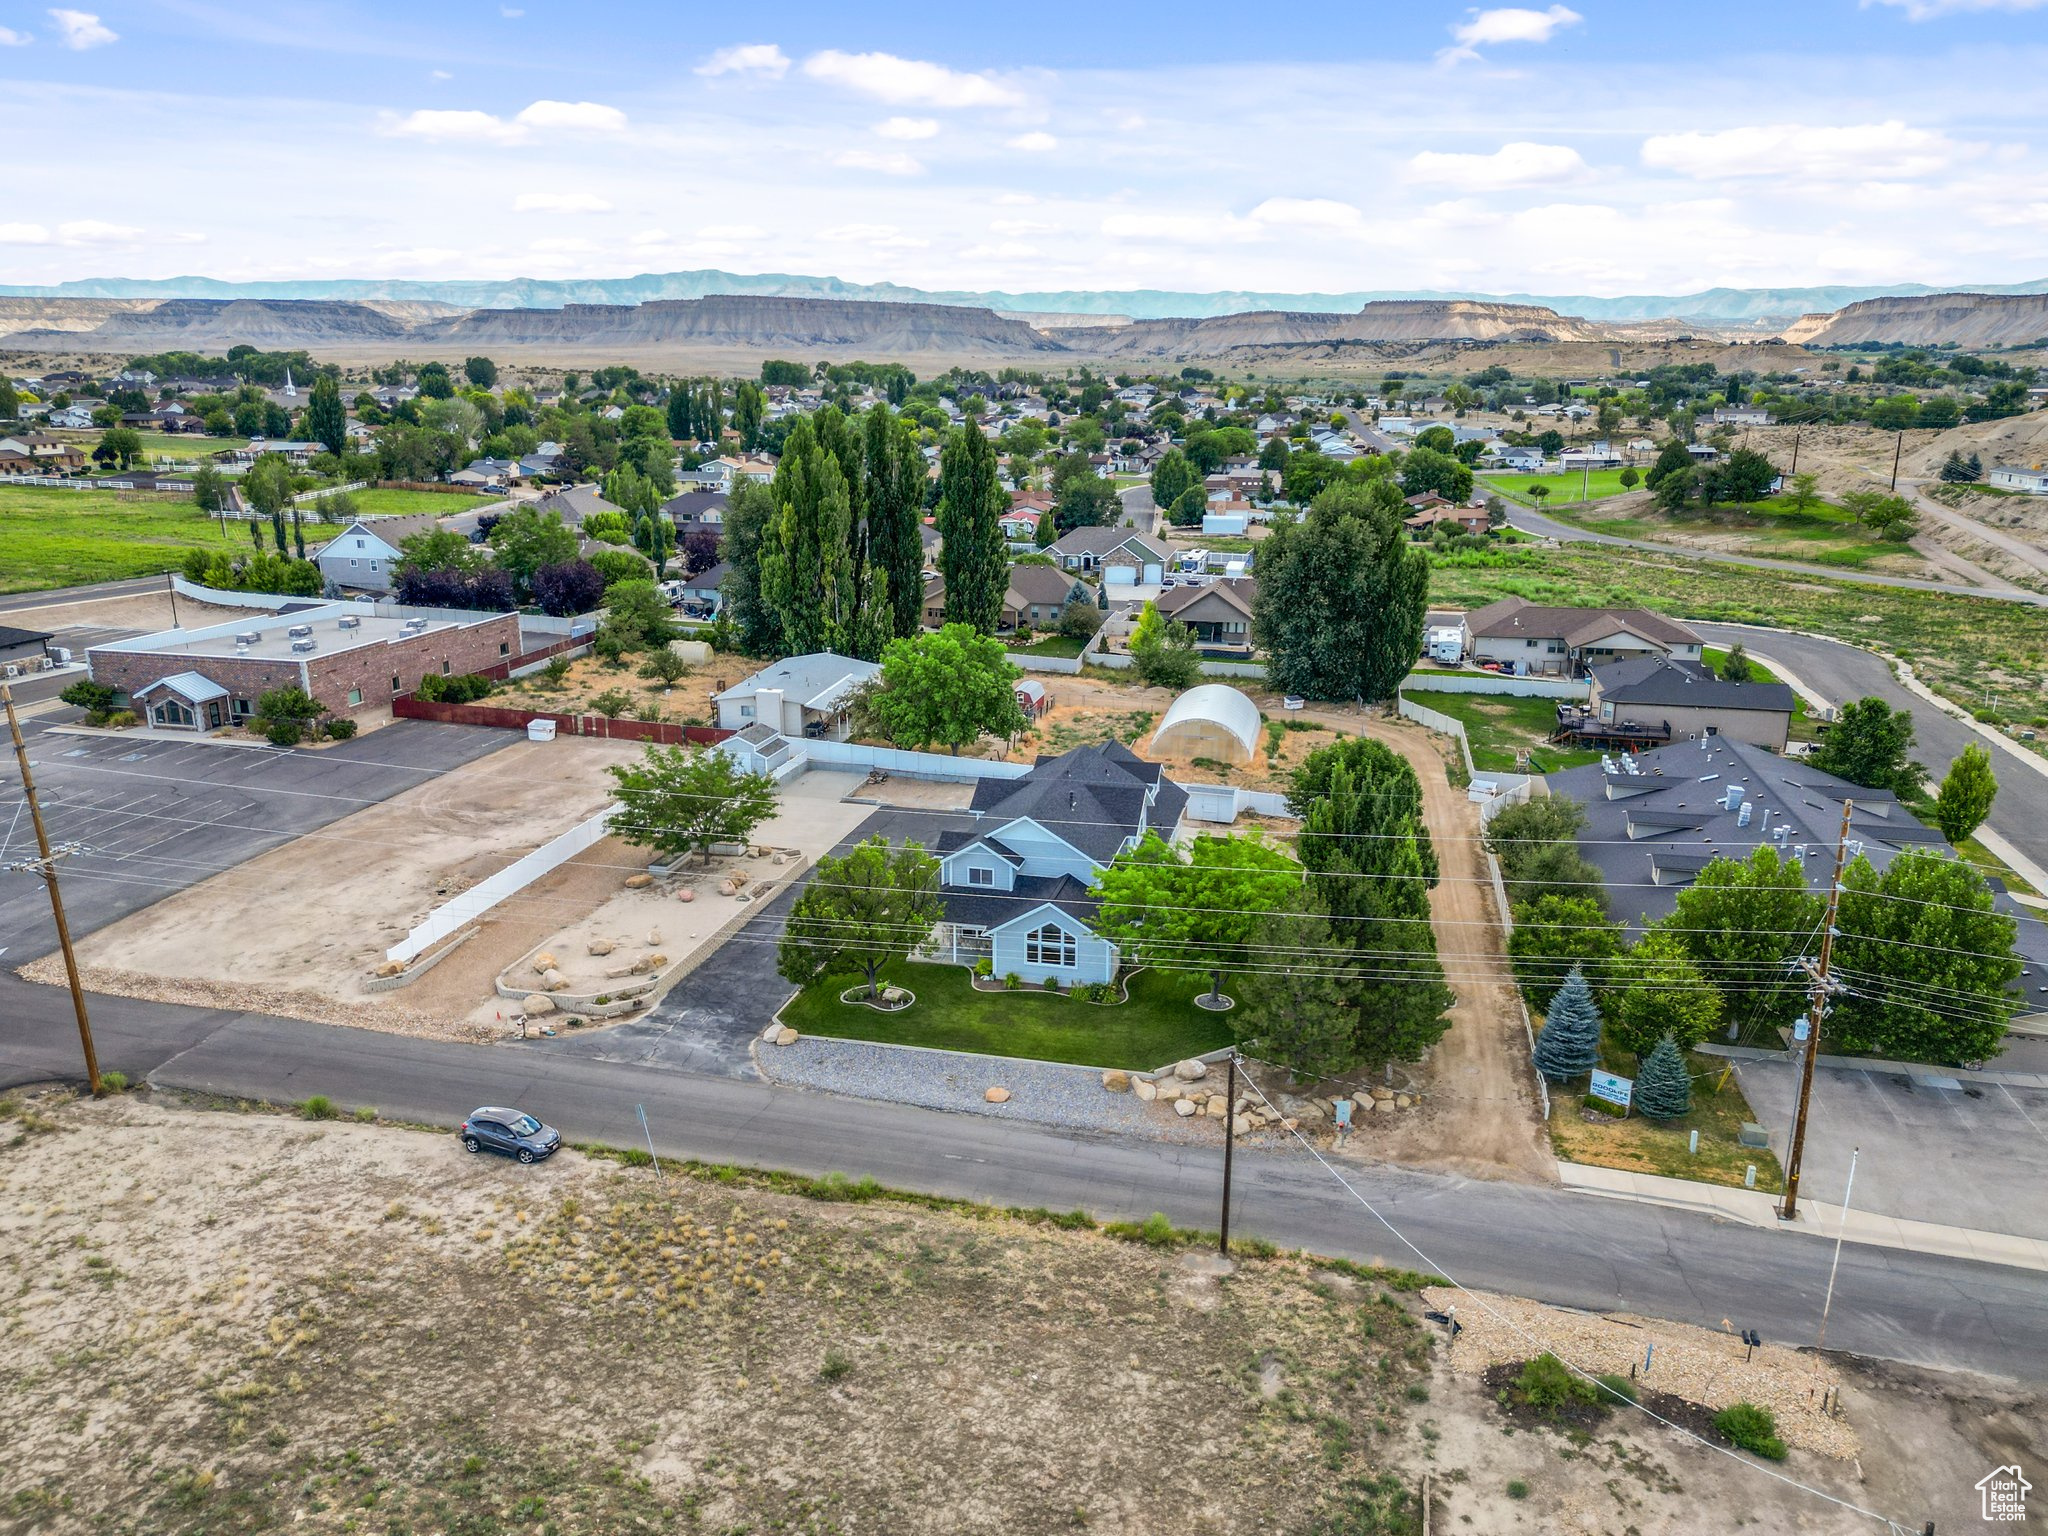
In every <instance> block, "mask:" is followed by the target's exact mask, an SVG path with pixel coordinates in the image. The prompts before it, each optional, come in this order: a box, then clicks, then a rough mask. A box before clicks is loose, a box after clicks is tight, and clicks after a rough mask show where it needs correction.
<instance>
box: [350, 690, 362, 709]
mask: <svg viewBox="0 0 2048 1536" xmlns="http://www.w3.org/2000/svg"><path fill="white" fill-rule="evenodd" d="M348 701H349V704H350V705H351V706H353V705H357V704H360V703H362V702H363V690H362V689H360V688H351V689H349V691H348Z"/></svg>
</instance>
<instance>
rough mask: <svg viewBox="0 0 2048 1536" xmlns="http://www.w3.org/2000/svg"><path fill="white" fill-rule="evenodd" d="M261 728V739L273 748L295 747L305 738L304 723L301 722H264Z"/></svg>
mask: <svg viewBox="0 0 2048 1536" xmlns="http://www.w3.org/2000/svg"><path fill="white" fill-rule="evenodd" d="M262 728H263V739H264V740H265V741H267V742H269V743H270V744H271V745H272V746H273V747H296V746H297V745H298V744H299V743H300V742H301V741H303V740H304V739H305V736H306V726H305V722H304V721H301V720H265V721H263V722H262Z"/></svg>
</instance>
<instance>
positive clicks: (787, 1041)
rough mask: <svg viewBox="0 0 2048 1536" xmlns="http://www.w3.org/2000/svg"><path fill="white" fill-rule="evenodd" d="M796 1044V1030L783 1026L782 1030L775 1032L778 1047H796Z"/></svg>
mask: <svg viewBox="0 0 2048 1536" xmlns="http://www.w3.org/2000/svg"><path fill="white" fill-rule="evenodd" d="M796 1042H797V1033H796V1031H795V1030H793V1029H791V1028H790V1027H789V1026H788V1025H787V1024H785V1025H783V1026H782V1027H781V1028H780V1029H778V1030H776V1031H775V1043H776V1044H777V1045H795V1044H796Z"/></svg>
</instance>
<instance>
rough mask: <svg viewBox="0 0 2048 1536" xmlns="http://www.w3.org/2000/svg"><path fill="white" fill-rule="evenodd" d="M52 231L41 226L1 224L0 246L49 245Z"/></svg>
mask: <svg viewBox="0 0 2048 1536" xmlns="http://www.w3.org/2000/svg"><path fill="white" fill-rule="evenodd" d="M49 243H50V231H49V230H48V229H47V228H45V227H44V226H43V225H41V224H0V245H48V244H49Z"/></svg>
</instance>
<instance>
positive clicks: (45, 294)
mask: <svg viewBox="0 0 2048 1536" xmlns="http://www.w3.org/2000/svg"><path fill="white" fill-rule="evenodd" d="M1955 292H1964V293H1991V294H2036V293H2048V278H2040V279H2036V280H2035V281H2033V282H2026V283H1968V284H1964V283H1958V284H1954V285H1951V286H1949V287H1946V288H1933V287H1929V286H1928V285H1927V284H1925V283H1894V284H1890V285H1877V286H1855V285H1846V284H1844V285H1836V286H1832V287H1818V288H1709V289H1706V290H1704V291H1702V292H1699V293H1685V294H1629V295H1625V296H1623V297H1620V298H1599V297H1595V296H1592V295H1588V294H1530V293H1474V292H1465V291H1454V290H1429V289H1360V290H1358V291H1357V292H1353V293H1254V292H1250V291H1231V292H1223V293H1178V292H1174V291H1171V290H1167V289H1157V288H1137V289H1125V290H1105V291H1101V292H1095V291H1086V290H1057V291H1052V292H1044V293H1004V292H995V291H989V292H968V291H965V290H953V289H946V290H930V289H923V288H907V287H904V286H902V285H900V284H897V283H849V282H845V281H843V280H841V279H839V278H836V277H808V276H804V275H801V274H796V273H787V272H762V273H754V274H742V273H734V272H718V271H701V272H647V273H642V274H640V275H639V276H637V277H608V278H564V279H554V278H509V279H505V280H503V281H484V280H469V281H453V280H451V281H447V282H412V281H406V280H400V279H365V278H333V279H322V280H317V281H306V282H242V283H235V282H224V281H222V280H220V279H218V278H211V277H166V278H127V277H89V278H79V279H77V280H75V281H72V282H68V283H57V284H54V285H50V286H41V287H39V286H33V285H25V284H6V283H0V295H4V296H15V297H22V298H83V299H174V298H187V299H329V300H334V299H341V300H351V299H353V300H364V299H372V300H377V299H381V300H402V301H406V302H411V303H431V304H450V305H458V306H461V307H462V308H465V309H560V308H562V307H563V306H564V305H569V304H644V303H647V302H649V301H651V300H656V299H701V298H710V297H715V296H721V295H752V296H758V297H771V298H804V299H842V300H847V299H851V300H880V301H884V302H892V303H899V304H948V305H964V306H969V307H975V308H986V309H993V310H997V311H1000V312H1003V313H1006V314H1036V315H1101V316H1105V317H1111V316H1114V317H1128V318H1130V319H1133V320H1164V319H1181V318H1186V319H1207V318H1211V317H1215V316H1220V315H1238V314H1248V313H1253V312H1259V311H1270V310H1281V311H1288V312H1293V313H1300V314H1350V313H1354V312H1356V311H1357V310H1358V309H1359V308H1360V307H1361V306H1363V305H1365V304H1367V303H1370V302H1375V301H1380V300H1388V299H1422V300H1436V301H1443V300H1472V301H1476V302H1480V303H1487V304H1526V305H1540V306H1542V307H1544V308H1547V309H1552V310H1555V311H1557V312H1558V313H1559V314H1562V315H1576V316H1580V317H1583V318H1584V319H1587V320H1591V321H1595V322H1600V323H1607V324H1625V323H1628V322H1632V321H1646V320H1661V319H1667V318H1668V319H1678V320H1697V321H1701V322H1710V323H1713V324H1716V325H1722V326H1727V325H1744V326H1770V325H1774V324H1777V323H1779V322H1787V323H1789V322H1790V321H1791V320H1793V319H1795V318H1797V317H1798V316H1800V315H1804V314H1813V313H1817V312H1821V311H1828V310H1836V309H1840V308H1842V307H1843V306H1844V305H1848V304H1855V303H1860V302H1862V301H1864V300H1867V299H1880V298H1902V297H1912V296H1915V295H1921V294H1930V293H1955Z"/></svg>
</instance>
